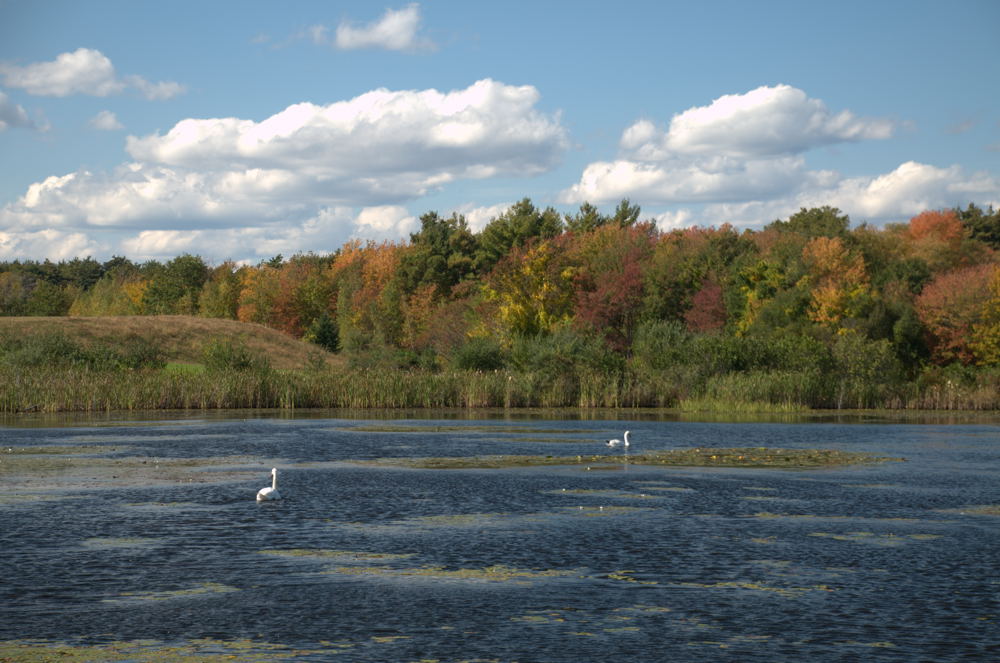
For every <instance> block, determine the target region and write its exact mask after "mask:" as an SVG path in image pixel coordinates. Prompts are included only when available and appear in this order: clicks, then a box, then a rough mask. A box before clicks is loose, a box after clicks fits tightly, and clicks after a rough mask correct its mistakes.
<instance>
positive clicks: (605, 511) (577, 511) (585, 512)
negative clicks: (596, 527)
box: [560, 505, 648, 517]
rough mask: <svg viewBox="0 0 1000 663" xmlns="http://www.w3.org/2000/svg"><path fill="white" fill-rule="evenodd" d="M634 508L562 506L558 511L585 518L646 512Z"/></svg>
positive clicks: (642, 509)
mask: <svg viewBox="0 0 1000 663" xmlns="http://www.w3.org/2000/svg"><path fill="white" fill-rule="evenodd" d="M647 510H648V509H644V508H641V507H636V506H603V505H602V506H564V507H561V508H560V511H561V512H562V513H565V514H569V515H578V516H585V517H595V516H600V517H610V516H620V515H626V514H633V513H638V512H640V511H647Z"/></svg>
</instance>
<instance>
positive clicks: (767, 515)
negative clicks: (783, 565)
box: [751, 511, 927, 523]
mask: <svg viewBox="0 0 1000 663" xmlns="http://www.w3.org/2000/svg"><path fill="white" fill-rule="evenodd" d="M751 517H752V518H763V519H768V520H770V519H776V518H789V519H796V520H854V521H858V522H869V523H919V522H927V521H926V520H919V519H917V518H859V517H857V516H820V515H817V514H812V513H771V512H770V511H760V512H758V513H755V514H753V516H751Z"/></svg>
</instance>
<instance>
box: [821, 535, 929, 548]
mask: <svg viewBox="0 0 1000 663" xmlns="http://www.w3.org/2000/svg"><path fill="white" fill-rule="evenodd" d="M809 536H816V537H821V538H825V539H833V540H834V541H849V542H851V543H865V544H869V545H875V546H886V547H891V546H901V545H904V544H906V543H910V542H912V541H932V540H934V539H940V538H941V536H940V535H938V534H875V533H874V532H848V533H846V534H831V533H829V532H812V533H811V534H809Z"/></svg>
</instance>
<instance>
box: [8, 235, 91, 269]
mask: <svg viewBox="0 0 1000 663" xmlns="http://www.w3.org/2000/svg"><path fill="white" fill-rule="evenodd" d="M100 249H101V247H99V246H98V245H97V244H96V243H95V242H93V241H92V240H90V239H89V238H88V237H87V236H86V235H85V234H84V233H82V232H64V231H61V230H56V229H53V228H49V229H45V230H38V231H28V232H17V231H12V232H3V231H0V259H2V260H12V259H17V258H24V257H30V258H31V259H33V260H43V259H47V260H52V261H60V260H71V259H73V258H77V257H80V256H87V255H94V254H97V253H99V252H100Z"/></svg>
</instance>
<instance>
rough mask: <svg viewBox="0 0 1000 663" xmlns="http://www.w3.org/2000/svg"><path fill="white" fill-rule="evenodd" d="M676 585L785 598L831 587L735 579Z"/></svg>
mask: <svg viewBox="0 0 1000 663" xmlns="http://www.w3.org/2000/svg"><path fill="white" fill-rule="evenodd" d="M674 585H675V586H677V587H693V588H701V589H746V590H752V591H755V592H768V593H772V594H777V595H779V596H784V597H787V598H796V597H799V596H802V595H803V594H805V593H807V592H832V591H834V590H833V588H831V587H829V586H827V585H813V586H811V587H778V586H774V585H762V584H760V583H756V582H737V581H727V582H713V583H700V582H680V583H674Z"/></svg>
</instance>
